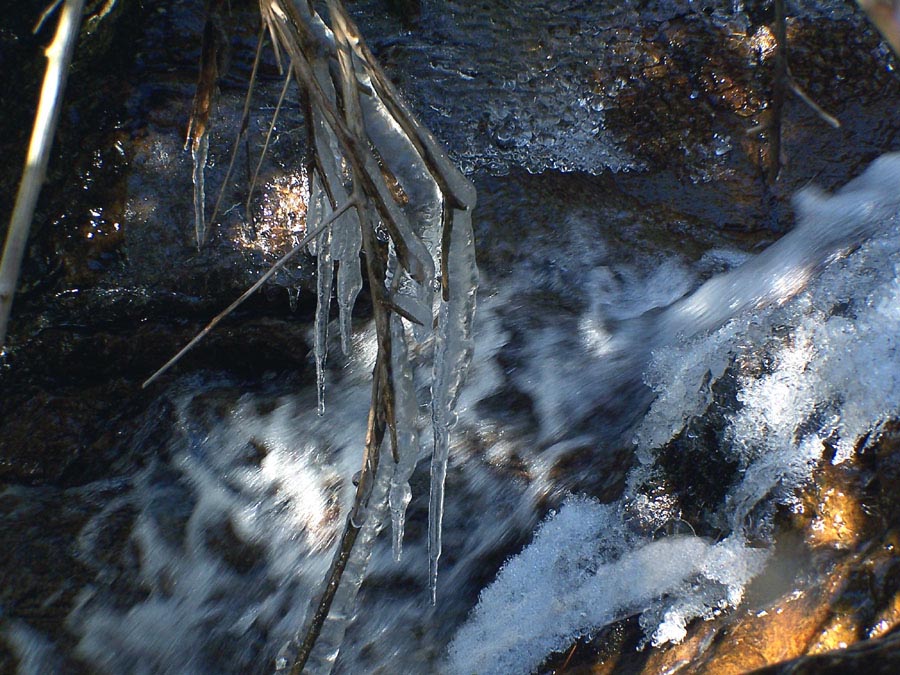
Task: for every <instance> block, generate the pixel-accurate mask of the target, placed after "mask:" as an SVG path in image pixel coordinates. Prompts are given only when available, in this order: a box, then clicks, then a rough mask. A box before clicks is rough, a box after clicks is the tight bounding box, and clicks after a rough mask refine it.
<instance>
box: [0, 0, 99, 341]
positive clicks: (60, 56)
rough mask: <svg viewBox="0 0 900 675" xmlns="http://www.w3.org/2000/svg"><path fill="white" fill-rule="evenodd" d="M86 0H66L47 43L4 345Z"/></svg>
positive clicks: (2, 301)
mask: <svg viewBox="0 0 900 675" xmlns="http://www.w3.org/2000/svg"><path fill="white" fill-rule="evenodd" d="M83 9H84V0H66V2H65V5H63V8H62V10H61V11H60V15H59V24H58V25H57V27H56V35H55V36H54V37H53V42H51V43H50V46H49V47H47V50H46V52H45V53H46V56H47V71H46V73H45V74H44V83H43V85H42V87H41V97H40V99H39V103H38V109H37V113H36V114H35V116H34V129H33V130H32V133H31V142H30V144H29V146H28V156H27V158H26V159H25V169H24V170H23V172H22V182H21V183H20V184H19V192H18V194H17V195H16V204H15V206H14V207H13V213H12V218H10V221H9V231H8V232H7V234H6V243H5V244H4V247H3V257H2V259H0V349H2V347H3V345H4V344H5V341H6V331H7V327H8V325H9V314H10V311H11V310H12V301H13V295H15V292H16V283H17V281H18V279H19V270H20V269H21V267H22V257H23V255H24V254H25V244H26V243H27V241H28V230H29V229H30V228H31V220H32V218H33V217H34V208H35V206H36V205H37V200H38V196H39V195H40V193H41V186H42V185H43V183H44V177H45V176H46V175H47V162H48V161H49V159H50V147H51V146H52V144H53V136H54V133H55V131H56V122H57V119H58V118H59V108H60V105H61V103H62V95H63V90H64V89H65V86H66V76H67V75H68V70H69V63H70V62H71V61H72V53H73V52H74V50H75V39H76V38H77V36H78V27H79V25H80V24H81V14H82V10H83Z"/></svg>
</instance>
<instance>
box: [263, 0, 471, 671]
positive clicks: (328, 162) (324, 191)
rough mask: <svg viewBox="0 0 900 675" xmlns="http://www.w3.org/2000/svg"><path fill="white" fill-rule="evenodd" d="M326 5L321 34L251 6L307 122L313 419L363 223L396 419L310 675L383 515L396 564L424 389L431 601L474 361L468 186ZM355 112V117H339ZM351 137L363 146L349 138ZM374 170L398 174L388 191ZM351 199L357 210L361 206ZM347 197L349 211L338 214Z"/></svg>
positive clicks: (283, 662)
mask: <svg viewBox="0 0 900 675" xmlns="http://www.w3.org/2000/svg"><path fill="white" fill-rule="evenodd" d="M327 5H328V10H329V15H330V16H329V18H330V26H329V25H328V24H326V23H325V21H324V20H323V19H322V18H321V17H320V15H319V14H317V13H316V12H315V10H314V9H313V8H312V7H311V5H310V4H309V3H307V2H306V1H305V0H298V1H296V2H290V1H289V0H261V1H260V9H261V13H262V16H263V20H264V22H265V23H266V25H267V28H268V30H269V33H270V35H271V37H272V41H273V43H274V45H275V48H276V52H278V51H279V50H280V51H283V52H284V53H286V54H287V55H288V57H289V59H290V67H291V71H292V72H293V73H294V76H295V77H296V79H297V80H298V82H299V83H300V84H301V87H302V88H303V89H304V91H305V92H306V95H307V100H308V109H307V115H308V119H307V124H309V125H310V131H311V134H310V138H311V139H312V141H311V143H312V145H313V150H314V155H315V162H313V163H311V164H312V165H311V166H310V167H308V177H309V186H310V194H309V204H308V212H307V232H310V233H311V232H315V231H316V230H317V229H320V228H321V227H322V225H323V224H325V223H326V222H331V225H330V227H325V228H324V229H322V231H321V232H320V233H319V234H318V235H317V236H316V238H315V239H314V240H313V241H312V242H311V243H310V250H311V252H312V253H313V254H314V255H315V256H316V258H317V274H318V281H317V290H318V306H317V310H316V316H315V361H316V374H317V389H318V406H319V412H320V414H323V413H324V411H325V365H326V357H327V344H328V326H329V317H330V312H331V302H332V295H336V296H337V302H338V306H339V320H338V324H339V327H340V335H341V346H342V349H343V351H344V353H345V354H349V352H350V350H351V347H352V339H351V338H352V335H351V330H352V326H351V315H352V311H353V306H354V303H355V301H356V298H357V295H358V294H359V292H360V290H361V288H362V272H361V269H360V251H361V249H365V248H366V245H365V238H366V236H367V230H366V228H371V230H370V231H369V233H368V235H369V236H372V235H374V237H373V239H377V241H379V242H380V243H381V245H385V244H386V246H387V250H388V256H387V264H386V269H385V270H384V273H383V280H381V279H377V275H376V276H373V274H372V270H371V269H370V270H369V279H370V281H372V280H373V279H375V280H376V281H377V283H378V284H379V285H382V284H383V287H382V288H381V289H380V290H379V292H378V293H376V292H374V291H373V301H375V302H378V298H379V297H382V298H384V299H385V302H386V303H387V304H388V307H389V308H390V313H389V331H390V339H391V357H390V373H391V386H392V389H393V394H392V395H393V418H394V428H393V429H391V430H390V432H391V437H392V439H395V440H392V443H393V449H394V453H393V454H394V457H393V459H394V461H382V462H380V463H379V464H378V468H377V470H376V471H375V477H374V481H373V486H372V490H371V493H370V495H369V498H368V503H367V506H366V508H365V509H364V511H363V516H364V518H363V519H362V522H359V523H355V524H356V525H359V526H360V527H361V529H360V532H359V536H358V538H357V540H356V544H355V547H354V549H353V552H352V554H351V557H350V560H349V562H348V563H347V566H346V568H345V571H344V575H343V578H342V579H341V583H340V587H339V589H338V591H337V593H336V595H335V597H334V601H333V604H332V606H331V612H330V615H329V618H328V620H327V621H326V622H325V624H324V626H323V629H322V633H321V635H320V636H319V639H318V640H317V642H316V644H315V648H314V650H313V652H312V654H311V656H310V659H309V661H308V667H309V668H310V669H311V670H313V671H319V670H329V669H330V667H331V665H332V664H333V662H334V659H335V658H336V655H337V651H338V649H339V647H340V644H341V641H342V639H343V635H344V631H345V628H346V620H347V618H348V617H349V616H351V615H352V608H353V604H354V602H355V596H356V594H357V591H358V589H359V586H360V584H361V583H362V580H363V576H364V573H365V568H366V565H367V563H368V560H369V557H370V555H371V549H372V545H373V543H374V540H375V537H376V536H377V534H378V532H379V531H380V530H381V528H382V525H383V523H384V522H386V519H387V510H388V508H389V509H390V514H391V521H392V524H393V544H394V555H395V557H396V558H397V559H398V560H399V558H400V555H401V548H402V541H403V529H404V520H405V513H406V509H407V506H408V504H409V502H410V499H411V489H410V486H409V480H410V476H411V475H412V472H413V470H414V469H415V466H416V464H417V463H418V460H419V458H420V448H421V447H423V446H424V445H425V444H426V443H427V440H428V439H427V435H428V434H425V433H420V432H422V431H423V428H427V423H426V424H422V420H421V419H420V417H421V416H420V410H422V409H427V404H428V398H429V395H430V402H431V420H432V424H431V426H432V429H433V435H434V444H433V452H432V459H431V493H430V510H429V582H430V590H431V596H432V601H434V598H435V588H436V583H437V571H438V559H439V557H440V554H441V521H442V510H443V502H444V480H445V477H446V473H447V461H448V453H449V436H450V429H451V427H452V425H453V424H454V422H455V420H456V415H455V413H454V408H455V406H456V401H457V399H458V396H459V391H460V388H461V386H462V384H463V382H464V379H465V374H466V370H467V368H468V365H469V362H470V360H471V355H472V320H473V316H474V312H475V295H476V288H477V282H478V272H477V268H476V265H475V250H474V241H473V234H472V224H471V211H472V209H473V207H474V204H475V190H474V187H473V186H472V184H471V183H470V182H469V181H468V180H467V179H466V178H465V177H464V176H463V175H462V174H461V173H460V172H459V171H458V170H457V169H456V167H454V166H453V165H452V163H451V162H450V161H449V159H448V158H447V156H446V154H445V153H444V151H443V150H442V148H441V147H440V146H439V144H438V143H437V141H436V140H435V139H434V138H433V137H432V135H431V134H430V133H429V132H428V131H427V129H425V128H424V127H423V126H421V125H420V124H419V123H418V121H416V120H415V118H414V117H413V115H412V114H411V113H410V111H409V109H408V108H407V107H406V106H405V104H404V103H403V102H402V101H401V100H400V99H399V97H398V96H397V95H396V92H395V91H394V90H393V88H392V86H391V84H390V82H389V81H388V80H387V78H386V77H385V76H384V74H383V72H382V71H381V70H380V68H379V66H378V65H377V63H375V60H374V57H373V56H372V55H371V53H370V52H369V51H368V49H367V48H366V46H365V44H364V43H363V41H362V39H361V37H360V36H359V33H358V31H357V30H356V27H355V26H354V25H353V23H352V20H351V19H350V18H349V16H348V15H347V14H346V12H345V10H344V9H343V7H342V6H341V5H340V3H339V2H337V1H333V0H329V2H328V3H327ZM335 56H336V57H337V58H336V60H337V62H338V64H339V68H337V69H336V68H335V67H334V63H335ZM279 58H280V56H279ZM341 108H343V111H342V110H341ZM354 109H355V110H356V113H357V114H356V116H355V119H354V115H353V114H352V112H350V113H348V112H347V111H348V110H351V111H352V110H354ZM342 112H343V115H342V114H341V113H342ZM348 131H349V132H350V133H351V134H352V138H351V139H350V140H351V142H350V143H348V136H347V134H348ZM360 137H361V138H362V140H363V142H362V143H359V142H357V143H354V142H352V141H354V140H355V141H359V140H360ZM386 175H387V176H389V177H391V178H393V179H395V180H396V186H395V187H394V189H393V190H392V189H391V188H390V187H389V186H388V180H386ZM390 182H393V181H390ZM361 194H365V198H366V200H367V201H366V203H365V204H361V203H360V195H361ZM354 201H355V202H356V203H355V204H354V207H353V208H342V207H343V206H344V205H346V204H351V203H354ZM341 211H342V213H340V215H338V213H339V212H341ZM370 241H371V240H370ZM368 252H369V251H367V253H368ZM368 264H369V265H371V264H372V263H371V261H369V262H368ZM335 269H336V275H335ZM438 271H440V273H438ZM335 276H336V288H335V287H334V286H335ZM373 283H374V282H373ZM429 382H430V387H429V386H428V383H429ZM420 435H421V436H423V438H420ZM363 440H364V439H360V448H361V449H362V446H363ZM295 651H296V644H290V645H286V647H285V649H284V651H283V652H282V656H281V657H279V659H278V667H279V669H282V668H286V667H288V666H289V664H290V663H291V661H292V658H291V655H292V653H293V652H295Z"/></svg>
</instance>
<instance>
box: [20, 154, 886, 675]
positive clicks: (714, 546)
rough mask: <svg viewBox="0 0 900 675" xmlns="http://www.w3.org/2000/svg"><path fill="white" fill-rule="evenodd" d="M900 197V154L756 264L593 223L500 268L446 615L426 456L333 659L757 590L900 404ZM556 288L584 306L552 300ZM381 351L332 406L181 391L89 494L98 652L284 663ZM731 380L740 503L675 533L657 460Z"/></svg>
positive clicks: (451, 498)
mask: <svg viewBox="0 0 900 675" xmlns="http://www.w3.org/2000/svg"><path fill="white" fill-rule="evenodd" d="M898 185H900V155H886V156H884V157H883V158H881V159H879V160H877V161H876V162H875V163H874V164H873V165H872V166H871V167H870V168H869V169H868V170H867V171H866V172H865V173H864V174H863V175H862V176H861V177H860V178H857V179H856V180H854V181H853V182H852V183H850V184H849V185H847V186H846V187H845V188H843V189H842V190H840V191H839V192H837V193H836V194H835V195H834V196H829V195H825V194H822V193H818V192H815V191H813V190H808V191H806V192H804V193H802V194H801V195H800V196H799V197H798V199H797V200H796V204H797V208H798V209H799V217H798V225H797V226H796V227H795V229H794V230H793V231H792V232H791V233H789V234H788V235H786V236H785V237H784V238H782V239H781V240H779V242H778V243H776V244H774V245H772V246H770V247H769V248H768V249H766V250H765V251H763V252H762V253H760V254H757V255H755V256H748V255H747V254H742V253H739V252H736V251H731V250H710V251H708V252H707V253H706V254H705V255H704V256H702V257H701V258H699V260H697V261H695V262H693V263H688V262H687V261H685V260H682V259H680V258H679V257H678V256H676V255H673V254H669V255H668V256H664V257H661V258H659V257H658V258H657V259H655V260H654V261H653V264H652V265H648V264H643V265H642V264H639V263H640V256H638V258H637V260H638V264H633V263H631V262H622V260H623V259H622V258H621V257H620V256H618V255H617V254H616V251H615V250H614V249H613V248H611V247H606V246H605V245H604V243H603V242H597V245H596V246H595V247H594V249H593V250H594V253H593V254H592V255H590V256H585V255H582V254H581V250H582V249H581V246H580V242H579V237H580V236H582V235H584V234H586V233H588V232H590V231H591V230H592V227H593V224H592V223H590V222H589V220H588V219H587V218H586V217H585V215H584V214H570V215H569V216H568V221H567V227H566V233H565V235H562V236H561V237H560V239H559V241H558V248H557V250H556V251H554V257H555V258H556V260H557V261H558V263H559V265H560V267H564V268H565V275H564V276H562V277H557V278H553V275H550V277H544V278H540V277H536V276H534V275H533V274H531V272H532V271H533V270H529V269H527V267H526V268H524V269H520V270H518V271H516V272H514V273H512V274H510V275H509V276H507V277H505V278H503V279H483V281H482V289H483V290H482V293H481V301H480V306H479V313H478V321H477V330H476V352H475V358H474V362H473V365H472V368H471V371H470V375H469V379H468V384H467V386H466V388H465V390H464V392H463V395H462V398H461V400H460V403H459V408H458V410H459V421H458V423H457V425H456V427H455V429H454V432H453V438H452V443H451V463H450V470H449V476H448V481H447V493H446V510H445V516H444V557H443V558H442V562H443V565H442V568H441V573H440V577H439V579H438V592H437V604H436V605H435V606H432V605H431V603H430V597H429V593H428V590H427V588H428V576H429V566H428V554H427V543H426V533H425V527H424V521H425V520H426V505H425V502H426V501H427V497H426V496H425V493H427V490H426V489H425V483H426V482H427V476H426V469H427V467H424V466H422V465H423V464H426V462H420V465H419V467H418V470H417V471H416V472H415V473H414V474H413V478H412V481H411V483H412V492H413V501H412V504H411V506H410V510H409V513H408V517H407V523H406V527H405V534H406V537H405V541H404V543H403V545H402V557H401V560H400V562H396V561H395V559H394V555H393V552H392V546H391V542H390V537H388V536H386V535H385V536H382V537H380V538H379V540H378V541H377V543H376V545H375V548H374V552H373V554H372V559H371V563H370V566H369V572H368V575H367V577H366V580H365V583H364V584H363V586H362V590H361V592H360V596H359V602H358V604H357V606H356V608H355V609H354V610H352V612H351V616H350V625H349V628H348V631H347V635H346V638H345V641H344V644H343V647H342V649H341V650H340V653H339V655H338V657H337V661H336V663H335V664H334V670H335V672H344V673H359V672H385V673H396V672H409V673H415V672H422V673H424V672H446V673H472V672H478V673H494V672H496V673H514V672H522V673H525V672H531V671H533V670H535V669H537V668H538V667H539V666H540V664H541V662H542V661H543V659H544V658H545V657H546V656H547V655H548V654H549V653H551V652H552V651H554V650H562V649H565V648H566V647H567V645H568V644H570V643H571V641H572V640H573V639H575V638H577V637H579V636H583V635H587V634H591V633H592V632H596V631H597V630H599V629H601V628H602V627H603V626H605V625H607V624H609V623H611V622H614V621H616V620H618V619H621V618H624V617H627V616H632V615H639V616H640V624H641V627H642V629H643V631H644V635H645V640H646V642H647V643H648V644H650V645H661V644H665V643H667V642H670V641H678V640H680V639H681V638H683V637H684V635H685V627H686V625H687V624H688V623H689V622H690V621H691V620H693V619H695V618H698V617H706V618H708V617H710V616H713V615H716V614H719V613H722V612H727V611H729V610H730V609H731V608H733V607H735V606H736V605H737V604H739V603H740V601H741V599H742V597H743V593H744V589H745V587H746V585H747V584H748V582H749V581H750V580H751V579H753V578H754V576H756V575H757V574H758V573H760V571H761V570H763V569H764V567H765V565H766V563H767V560H768V559H769V557H770V553H771V546H772V539H771V538H772V527H773V526H772V518H773V514H774V513H775V510H776V509H777V508H793V507H796V506H797V505H796V503H795V502H794V501H792V500H794V489H795V488H797V487H798V486H802V485H803V484H804V482H805V481H808V480H809V478H810V475H811V471H812V469H813V467H814V466H815V465H816V464H817V463H819V462H821V461H829V460H830V461H833V462H841V461H845V460H847V459H848V458H850V457H851V456H852V454H853V452H854V448H855V447H856V444H857V443H858V442H859V439H860V438H861V437H863V436H864V435H866V434H867V433H869V432H871V431H872V430H873V429H874V428H875V427H876V425H877V424H878V423H879V422H880V421H882V420H884V419H885V418H886V417H887V416H888V415H891V414H896V410H897V408H898V405H900V368H898V366H897V363H898V361H897V355H896V352H895V349H896V348H895V341H896V336H897V335H898V334H900V312H898V307H900V285H898V274H897V272H898V270H897V264H898V263H900V244H898V242H900V236H898V224H900V223H898V214H900V198H898V196H900V190H898V189H897V186H898ZM562 217H563V218H566V217H567V216H565V214H562ZM604 250H605V253H604ZM544 253H545V254H546V251H545V252H544ZM644 262H645V263H647V262H650V261H644ZM729 270H730V271H729ZM704 278H708V280H707V281H705V282H704V283H701V282H702V280H703V279H704ZM540 287H543V288H544V290H545V291H547V293H549V292H551V291H552V292H553V293H554V294H556V295H557V296H558V297H559V298H564V299H565V300H566V302H556V303H549V302H546V299H547V298H549V297H551V295H548V294H546V293H545V295H544V299H545V301H544V302H541V301H540V299H535V297H538V298H539V297H540V294H537V295H535V291H536V289H539V288H540ZM423 349H424V347H423ZM410 356H411V358H414V359H415V358H416V354H415V353H413V354H411V355H410ZM373 359H374V335H373V334H372V330H371V329H370V328H363V329H358V330H357V331H356V332H355V334H354V336H353V350H352V355H351V356H350V357H348V358H347V359H346V360H345V361H343V362H341V361H339V360H336V363H335V364H334V365H333V366H332V367H331V370H330V371H329V378H330V379H331V384H330V385H329V403H328V406H327V408H326V413H325V415H324V416H320V415H318V413H317V402H316V399H317V391H316V389H317V387H316V385H315V383H309V384H307V385H305V386H303V387H301V388H299V389H297V388H296V387H294V388H293V389H289V388H288V387H287V386H286V383H285V382H279V381H277V380H275V381H272V382H271V383H269V384H268V385H266V386H261V387H259V388H258V390H256V391H252V392H245V393H241V392H240V391H239V390H237V389H236V388H235V387H234V386H233V384H232V383H231V382H229V381H227V380H220V381H216V380H214V379H200V378H198V377H189V378H186V379H183V380H182V381H180V382H178V383H176V384H174V385H173V386H171V387H170V388H169V390H168V391H166V392H165V393H164V394H162V396H161V398H160V400H159V402H158V406H159V407H160V408H163V407H167V408H169V410H170V414H171V415H172V418H173V419H174V421H175V422H174V424H172V426H171V428H169V429H167V430H165V431H164V434H163V436H164V440H163V442H162V444H161V445H157V446H156V447H154V448H152V449H151V448H148V450H150V452H148V454H147V460H146V464H145V465H144V466H143V467H142V468H141V469H140V470H138V471H136V472H134V473H133V474H132V475H130V476H127V477H125V478H121V479H118V480H116V481H105V482H102V483H94V484H88V485H86V486H83V487H81V488H77V490H80V491H81V492H82V494H83V493H85V492H93V493H95V494H98V495H100V494H102V495H103V496H104V506H103V507H102V509H100V510H99V512H98V513H97V515H95V516H94V517H92V518H91V519H90V520H89V521H88V522H87V524H86V525H85V526H84V527H83V528H82V529H81V531H80V533H79V535H78V539H77V549H78V550H77V556H78V558H79V560H80V561H82V562H83V563H84V564H86V565H88V566H89V567H90V568H91V569H93V570H94V572H95V578H94V580H93V581H92V582H91V583H89V584H88V585H86V586H85V587H84V588H81V589H80V590H79V591H78V596H77V602H76V609H75V610H74V611H73V612H72V613H71V615H70V616H69V618H68V622H67V623H68V629H69V631H71V633H72V634H73V635H75V636H76V637H77V644H76V646H75V653H76V654H77V655H78V657H79V658H80V659H82V660H83V661H85V662H86V663H88V664H90V668H91V669H92V670H97V671H101V672H109V673H122V672H131V673H157V672H163V673H210V672H234V673H237V672H240V673H249V672H268V671H270V670H271V669H272V668H273V667H275V666H276V665H278V655H279V652H280V651H281V650H282V649H283V648H284V646H285V645H286V644H287V643H288V642H289V641H290V640H291V639H292V638H293V636H294V634H295V633H296V631H297V630H298V627H299V626H301V625H303V621H304V617H305V616H306V613H307V611H308V610H309V607H310V597H311V596H312V595H314V594H315V593H316V591H317V589H318V588H319V584H320V583H321V580H322V579H323V575H324V574H325V571H326V569H327V567H328V564H329V562H330V559H331V548H332V546H333V545H334V544H335V542H336V539H337V537H338V535H339V528H340V527H341V525H342V523H343V519H344V516H343V514H344V513H346V509H347V508H348V506H349V503H350V500H351V494H352V490H353V486H352V483H351V481H350V477H352V476H353V475H354V473H355V472H356V470H357V469H358V465H359V461H360V448H361V440H362V439H363V437H364V433H365V420H366V411H367V409H368V397H369V393H370V373H371V370H372V365H373ZM860 373H865V376H864V377H861V376H860ZM872 382H877V383H878V386H872ZM415 384H416V386H418V387H420V388H421V387H427V386H428V383H427V382H417V383H415ZM723 388H726V389H728V390H729V391H730V392H731V393H730V395H729V397H728V398H729V400H730V401H731V403H732V408H731V410H730V411H727V412H725V413H724V418H725V424H724V429H723V431H722V434H721V438H720V443H719V444H718V445H712V446H710V447H708V448H706V452H708V454H709V458H708V461H709V462H710V463H711V464H712V465H714V466H716V467H717V474H716V480H717V481H719V484H720V486H721V490H722V493H721V499H720V500H718V501H717V502H715V503H712V504H710V505H709V507H708V508H707V509H706V510H705V511H703V512H702V513H701V514H700V516H699V517H695V518H693V519H692V520H693V522H690V523H688V524H687V526H686V527H681V528H678V527H673V525H677V524H678V523H683V522H684V521H683V519H682V515H683V514H682V511H681V506H680V499H681V497H682V496H681V495H679V494H678V493H677V492H676V491H674V490H671V489H669V488H667V474H666V472H667V468H666V467H665V466H664V465H661V464H659V463H658V462H657V458H658V455H659V453H660V452H661V449H662V448H664V447H665V446H666V444H667V443H668V442H670V441H671V440H672V439H673V438H674V437H675V436H677V435H678V434H679V433H681V432H682V431H683V430H684V429H685V426H686V425H688V424H689V423H690V422H691V420H693V419H696V418H702V417H703V416H704V415H708V414H712V413H711V412H710V411H711V410H714V409H715V408H716V406H719V405H721V397H718V398H717V396H716V395H714V392H716V391H718V390H721V389H723ZM288 392H290V393H288ZM425 412H426V411H424V410H423V411H422V414H421V415H420V417H421V420H420V422H421V424H420V426H421V431H422V439H423V440H422V443H423V451H424V450H426V449H427V448H425V447H424V446H425V445H426V444H428V443H430V439H428V438H427V435H428V431H427V430H428V428H429V426H430V425H429V420H428V415H427V414H425ZM719 414H723V413H721V411H720V412H719ZM148 424H152V416H148ZM154 438H158V436H155V437H154ZM384 466H388V467H390V463H389V462H386V463H384ZM700 473H702V472H700ZM698 475H699V473H698ZM17 491H18V492H26V491H27V489H26V488H15V487H10V488H8V489H7V491H6V493H5V496H6V497H14V496H15V495H16V494H18V492H17ZM387 520H388V521H389V520H390V518H389V517H388V518H387ZM535 528H537V529H536V530H535ZM532 532H534V534H533V535H532ZM526 544H527V545H526ZM523 545H524V548H523ZM504 560H505V562H504ZM501 563H502V567H501ZM498 569H499V571H498ZM479 594H480V595H479ZM7 638H8V639H9V640H10V641H11V643H12V644H13V645H14V646H15V647H16V650H17V651H18V652H19V654H20V659H21V668H22V669H23V672H46V671H45V668H46V667H48V666H47V664H52V663H53V662H54V659H56V658H58V654H57V650H58V649H59V648H58V647H56V646H54V645H53V644H52V643H50V642H48V641H47V640H45V639H44V638H42V637H41V636H40V635H39V634H37V633H35V632H34V631H32V629H29V628H26V627H25V626H24V624H15V625H14V626H13V627H12V628H10V629H8V630H7Z"/></svg>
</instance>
